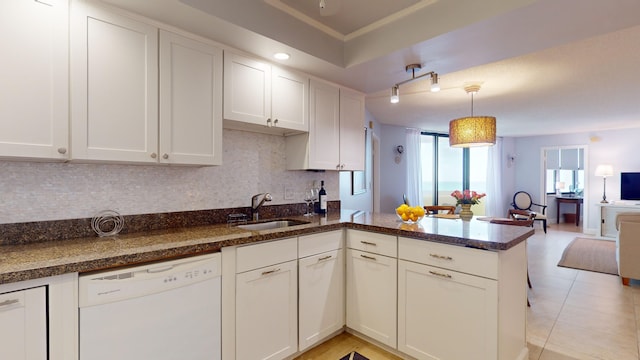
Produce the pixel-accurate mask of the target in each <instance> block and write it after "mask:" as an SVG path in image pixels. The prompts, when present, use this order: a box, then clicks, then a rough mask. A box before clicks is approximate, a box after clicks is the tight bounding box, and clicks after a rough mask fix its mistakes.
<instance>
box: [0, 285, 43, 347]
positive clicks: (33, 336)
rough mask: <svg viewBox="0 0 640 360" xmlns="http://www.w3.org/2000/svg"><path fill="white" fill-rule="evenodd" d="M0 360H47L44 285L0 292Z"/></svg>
mask: <svg viewBox="0 0 640 360" xmlns="http://www.w3.org/2000/svg"><path fill="white" fill-rule="evenodd" d="M0 359H11V360H47V295H46V288H45V287H44V286H40V287H36V288H32V289H28V290H21V291H15V292H10V293H6V294H0Z"/></svg>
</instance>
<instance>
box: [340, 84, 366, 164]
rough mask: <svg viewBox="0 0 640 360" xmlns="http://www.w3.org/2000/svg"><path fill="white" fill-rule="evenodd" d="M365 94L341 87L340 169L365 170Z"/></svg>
mask: <svg viewBox="0 0 640 360" xmlns="http://www.w3.org/2000/svg"><path fill="white" fill-rule="evenodd" d="M364 144H365V131H364V96H363V95H362V94H359V93H357V92H355V91H350V90H346V89H340V170H351V171H356V170H364V161H365V159H364V153H365V148H364Z"/></svg>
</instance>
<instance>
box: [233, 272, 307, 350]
mask: <svg viewBox="0 0 640 360" xmlns="http://www.w3.org/2000/svg"><path fill="white" fill-rule="evenodd" d="M297 283H298V272H297V261H295V260H294V261H289V262H286V263H282V264H277V265H274V266H269V267H265V268H260V269H257V270H252V271H248V272H244V273H241V274H237V275H236V359H237V360H255V359H283V358H285V357H287V356H289V355H291V354H293V353H295V352H296V351H297V350H298V326H297V324H298V321H297V320H298V291H297V290H298V287H297ZM223 337H224V335H223Z"/></svg>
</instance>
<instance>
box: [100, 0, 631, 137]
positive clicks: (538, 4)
mask: <svg viewBox="0 0 640 360" xmlns="http://www.w3.org/2000/svg"><path fill="white" fill-rule="evenodd" d="M103 1H104V2H107V3H111V4H113V5H115V6H118V7H121V8H125V9H127V10H130V11H134V12H138V13H141V14H143V15H146V16H149V17H151V18H155V19H158V20H160V21H162V22H165V23H169V24H171V25H174V26H176V27H179V28H183V29H185V30H187V31H190V32H193V33H195V34H199V35H202V36H205V37H208V38H211V39H214V40H216V41H218V42H221V43H224V44H226V45H229V46H231V47H234V48H236V49H240V50H243V51H246V52H248V53H251V54H254V55H257V56H261V57H264V58H267V59H269V60H271V61H276V60H273V59H272V58H271V55H272V54H273V53H275V52H277V51H285V52H288V53H290V54H291V55H292V57H291V59H290V60H288V61H286V62H280V63H281V64H283V65H286V66H290V67H292V68H296V69H299V70H300V71H303V72H306V73H309V74H312V75H314V76H318V77H321V78H324V79H327V80H330V81H334V82H336V83H339V84H342V85H344V86H348V87H351V88H354V89H356V90H359V91H362V92H364V93H365V94H366V107H367V110H368V111H369V112H370V113H371V115H372V116H373V117H374V118H375V119H376V120H377V121H378V122H380V123H384V124H393V125H398V126H407V127H415V128H420V129H423V130H427V131H436V132H447V131H448V123H449V120H451V119H453V118H457V117H462V116H467V115H470V113H471V99H470V96H469V95H467V94H466V92H465V91H464V89H463V88H464V85H465V84H467V83H477V84H480V85H481V90H480V92H479V93H478V94H477V95H475V97H474V114H475V115H492V116H496V117H497V128H498V130H497V131H498V135H500V136H531V135H547V134H559V133H573V132H591V133H594V135H595V134H596V133H597V132H598V131H602V130H607V129H620V128H631V127H634V128H637V127H640V90H639V89H640V87H638V84H640V70H639V69H638V66H639V64H640V41H638V40H637V39H640V16H637V14H640V1H638V0H609V1H601V0H562V1H557V0H537V1H536V0H483V1H477V0H394V1H389V0H325V5H326V6H325V8H324V9H320V7H319V0H155V1H153V2H149V1H147V0H103ZM327 13H330V14H333V15H328V16H327ZM276 62H277V61H276ZM411 63H418V64H421V65H422V67H423V72H418V73H416V75H420V74H421V73H425V72H428V71H435V72H437V73H438V74H439V75H440V86H441V88H442V91H440V92H438V93H431V92H429V91H428V89H429V80H427V77H425V79H424V80H422V79H420V80H416V81H413V82H410V83H408V84H405V85H402V86H401V87H400V103H398V104H391V103H390V102H389V95H390V88H391V86H392V85H393V84H395V83H398V82H401V81H404V80H407V79H409V78H411V74H410V73H406V72H405V65H407V64H411Z"/></svg>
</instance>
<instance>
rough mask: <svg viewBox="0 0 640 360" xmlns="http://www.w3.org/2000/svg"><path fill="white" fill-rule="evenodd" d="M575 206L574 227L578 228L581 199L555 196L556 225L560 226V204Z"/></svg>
mask: <svg viewBox="0 0 640 360" xmlns="http://www.w3.org/2000/svg"><path fill="white" fill-rule="evenodd" d="M562 203H568V204H576V226H580V204H582V198H581V197H575V196H574V197H572V196H556V224H560V204H562Z"/></svg>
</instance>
